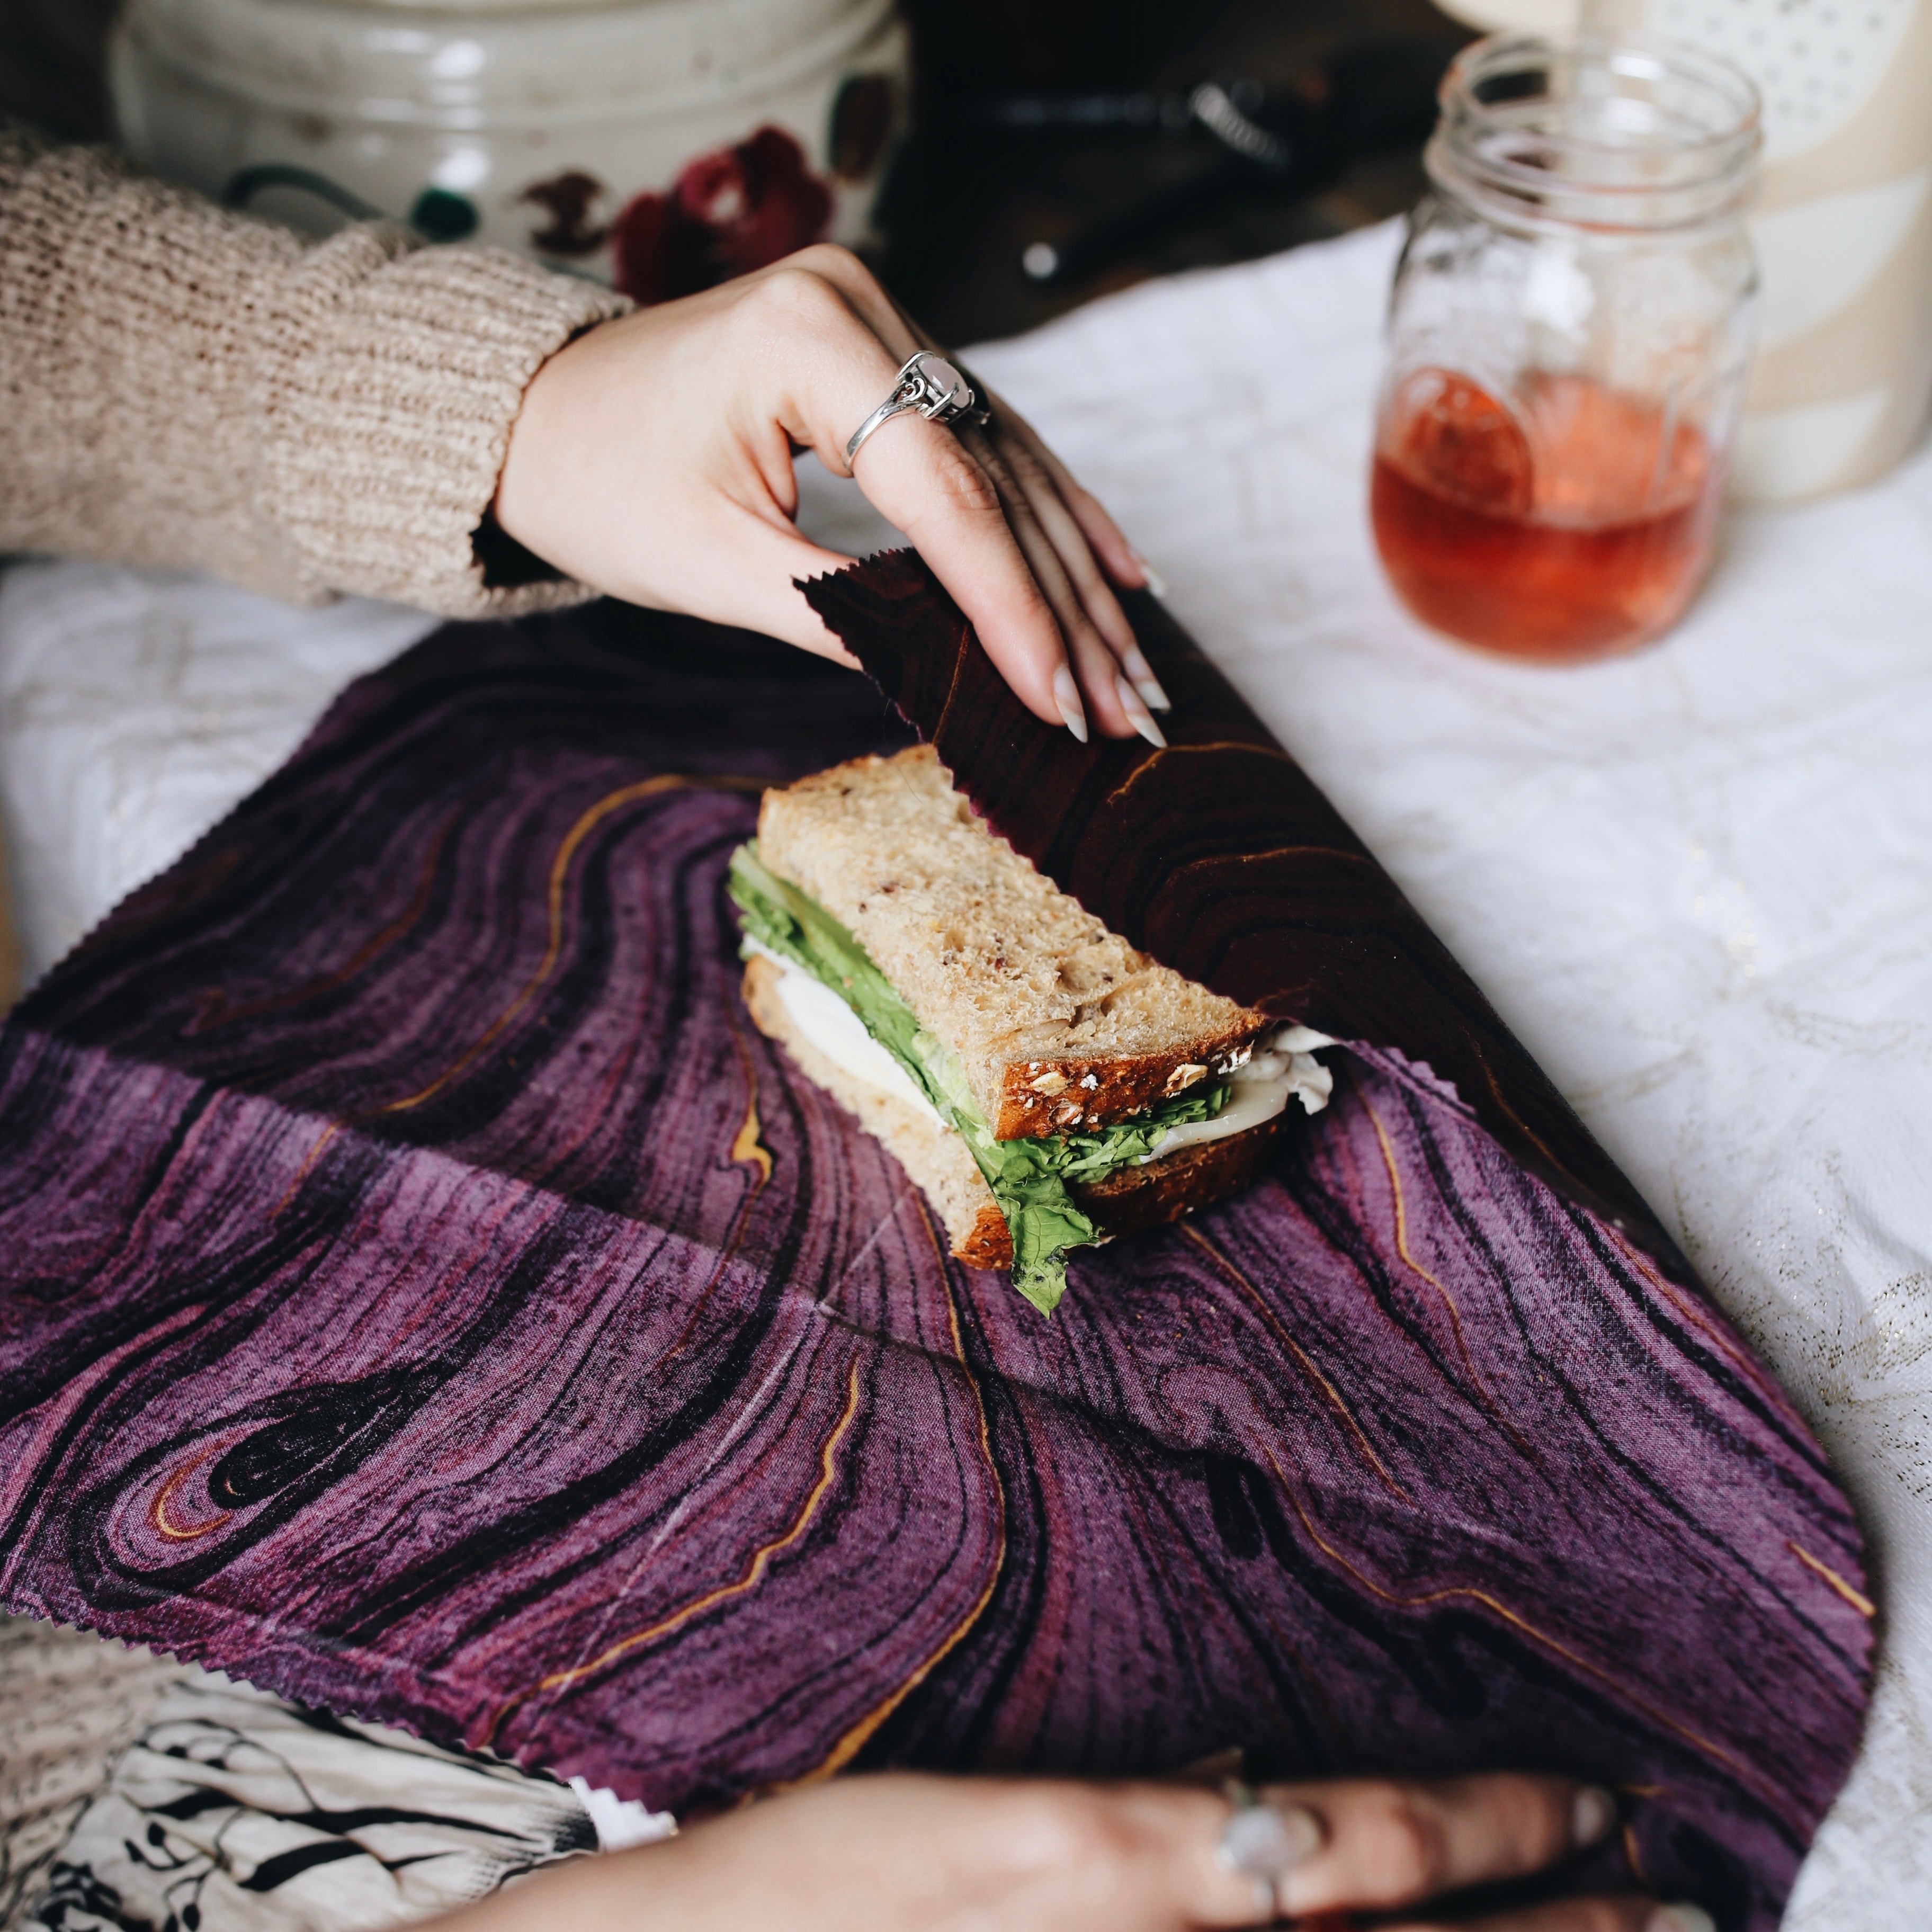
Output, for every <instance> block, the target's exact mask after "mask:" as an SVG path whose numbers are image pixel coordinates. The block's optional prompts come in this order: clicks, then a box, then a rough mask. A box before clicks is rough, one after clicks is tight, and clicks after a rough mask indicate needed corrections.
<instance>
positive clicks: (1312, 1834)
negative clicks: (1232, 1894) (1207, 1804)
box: [1220, 1778, 1324, 1921]
mask: <svg viewBox="0 0 1932 1932" xmlns="http://www.w3.org/2000/svg"><path fill="white" fill-rule="evenodd" d="M1221 1793H1222V1796H1223V1797H1225V1798H1226V1799H1227V1801H1228V1822H1227V1823H1226V1824H1225V1825H1223V1826H1222V1828H1221V1844H1220V1860H1221V1862H1222V1864H1223V1865H1224V1866H1226V1867H1227V1869H1228V1870H1230V1871H1237V1872H1242V1873H1246V1874H1247V1876H1250V1878H1252V1879H1253V1880H1254V1882H1255V1904H1256V1909H1257V1910H1258V1911H1261V1912H1265V1913H1266V1914H1267V1915H1268V1919H1269V1921H1274V1920H1275V1919H1277V1918H1282V1917H1283V1916H1284V1915H1286V1910H1287V1907H1286V1905H1285V1904H1284V1903H1283V1900H1282V1895H1281V1882H1282V1880H1283V1879H1284V1878H1286V1876H1288V1874H1289V1873H1290V1872H1291V1871H1292V1870H1294V1869H1295V1867H1296V1866H1297V1865H1298V1864H1301V1861H1303V1859H1304V1858H1307V1857H1308V1856H1309V1855H1310V1854H1311V1853H1313V1852H1317V1851H1319V1850H1320V1849H1321V1848H1322V1839H1323V1836H1324V1834H1323V1832H1322V1821H1321V1820H1320V1819H1319V1818H1318V1817H1316V1815H1315V1814H1314V1813H1313V1811H1310V1810H1309V1809H1308V1808H1307V1806H1306V1805H1277V1804H1273V1803H1271V1802H1269V1801H1268V1799H1265V1798H1264V1797H1263V1796H1262V1794H1261V1793H1259V1792H1258V1791H1257V1790H1255V1788H1254V1787H1253V1786H1252V1785H1249V1784H1243V1783H1242V1782H1241V1780H1240V1779H1239V1778H1229V1779H1228V1780H1227V1781H1226V1783H1225V1784H1223V1786H1222V1787H1221Z"/></svg>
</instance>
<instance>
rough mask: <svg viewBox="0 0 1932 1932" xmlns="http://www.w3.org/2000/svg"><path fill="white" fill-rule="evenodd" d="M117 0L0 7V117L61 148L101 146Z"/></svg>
mask: <svg viewBox="0 0 1932 1932" xmlns="http://www.w3.org/2000/svg"><path fill="white" fill-rule="evenodd" d="M120 10H121V0H0V114H5V115H10V116H12V117H13V118H15V119H17V120H21V121H31V123H32V124H34V126H35V127H39V128H40V129H42V130H43V131H45V132H46V133H49V134H52V135H55V136H58V137H59V138H60V139H63V140H68V141H104V140H106V139H108V138H109V136H110V133H111V132H112V123H111V117H110V115H109V113H108V108H107V82H106V80H105V79H104V69H105V67H106V49H107V29H108V28H109V27H110V26H111V25H112V24H113V19H114V17H115V14H116V13H118V12H119V11H120Z"/></svg>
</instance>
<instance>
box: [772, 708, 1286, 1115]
mask: <svg viewBox="0 0 1932 1932" xmlns="http://www.w3.org/2000/svg"><path fill="white" fill-rule="evenodd" d="M758 850H759V853H760V857H761V858H762V859H763V862H764V863H765V864H766V865H768V866H769V868H771V869H772V871H773V872H775V873H776V874H778V877H781V878H782V879H784V880H788V881H789V882H790V883H791V884H793V885H795V886H797V887H798V888H799V890H801V891H802V892H806V893H808V894H809V895H811V897H812V898H814V899H816V900H817V902H818V903H819V904H820V905H821V906H823V907H824V908H825V910H826V911H827V912H829V913H830V914H831V915H832V917H833V918H835V919H837V920H838V921H839V922H840V923H841V924H842V925H843V926H845V927H846V928H847V929H848V930H849V931H850V932H851V933H852V935H853V937H854V938H856V940H857V941H859V944H860V945H861V946H862V947H864V948H865V951H866V953H868V955H869V956H871V959H872V960H873V962H874V963H875V964H876V965H877V967H878V968H879V970H880V971H881V972H882V973H883V974H885V976H886V978H887V979H889V980H890V981H891V982H892V985H893V986H894V988H895V989H896V990H897V991H898V994H899V995H900V996H901V998H903V999H904V1001H905V1002H906V1004H907V1005H908V1006H909V1007H911V1008H912V1010H913V1013H915V1014H916V1015H917V1016H918V1019H919V1024H920V1025H922V1026H923V1027H924V1028H926V1029H927V1031H929V1032H931V1033H934V1034H938V1036H939V1037H940V1038H941V1039H942V1040H945V1041H946V1042H947V1044H948V1045H949V1046H951V1047H952V1048H953V1051H954V1052H956V1053H957V1054H958V1055H959V1058H960V1060H961V1061H962V1064H964V1066H965V1070H966V1076H967V1079H968V1082H969V1084H970V1085H971V1088H972V1090H973V1094H974V1099H975V1100H977V1102H978V1103H979V1105H980V1109H981V1110H982V1111H983V1113H984V1115H985V1116H986V1119H987V1120H988V1121H990V1122H992V1124H993V1131H994V1133H995V1134H996V1135H997V1136H998V1137H999V1138H1000V1139H1003V1140H1012V1139H1020V1138H1022V1137H1032V1136H1046V1135H1049V1134H1055V1133H1064V1132H1066V1131H1067V1130H1069V1129H1070V1128H1074V1127H1090V1128H1091V1127H1105V1126H1107V1125H1109V1124H1112V1123H1113V1122H1115V1121H1121V1120H1124V1119H1127V1118H1130V1116H1131V1115H1133V1114H1135V1113H1136V1112H1138V1111H1139V1110H1140V1109H1142V1108H1144V1107H1146V1106H1150V1105H1151V1104H1152V1103H1154V1102H1156V1101H1157V1100H1162V1099H1164V1098H1166V1097H1171V1096H1172V1095H1173V1094H1178V1093H1181V1092H1184V1091H1186V1090H1187V1088H1188V1087H1190V1086H1191V1085H1193V1084H1194V1083H1195V1082H1197V1081H1199V1080H1202V1079H1206V1078H1208V1076H1209V1075H1210V1074H1211V1073H1214V1072H1220V1071H1222V1070H1225V1069H1226V1067H1228V1065H1229V1064H1230V1062H1231V1061H1232V1059H1234V1058H1235V1057H1236V1056H1237V1055H1239V1053H1240V1052H1241V1049H1243V1048H1244V1047H1245V1046H1247V1044H1248V1043H1250V1042H1251V1041H1252V1040H1253V1039H1254V1037H1255V1036H1256V1034H1259V1032H1261V1031H1262V1029H1263V1028H1265V1027H1267V1026H1268V1025H1271V1022H1270V1021H1269V1020H1268V1019H1267V1018H1266V1016H1264V1015H1262V1014H1260V1013H1255V1012H1253V1011H1251V1010H1249V1009H1248V1008H1247V1007H1241V1006H1238V1005H1237V1004H1235V1002H1234V1001H1232V1000H1228V999H1224V998H1222V997H1221V996H1220V995H1218V994H1216V993H1211V992H1208V989H1206V988H1205V986H1198V985H1196V983H1195V982H1194V981H1193V980H1189V979H1187V978H1184V977H1183V976H1182V975H1181V974H1178V973H1176V972H1175V971H1172V969H1171V968H1168V967H1166V966H1163V965H1159V964H1157V962H1155V961H1154V960H1152V959H1149V958H1148V956H1147V955H1146V954H1145V953H1139V952H1137V951H1136V950H1135V949H1134V948H1133V947H1131V946H1130V945H1129V944H1127V941H1125V940H1124V939H1122V938H1120V937H1119V936H1118V935H1116V934H1115V933H1112V932H1109V931H1108V929H1107V928H1106V926H1103V924H1102V923H1101V922H1100V920H1099V919H1096V918H1095V917H1094V916H1093V914H1092V913H1090V912H1088V910H1086V909H1085V907H1083V906H1082V905H1081V904H1079V901H1077V900H1076V899H1073V898H1070V896H1069V895H1067V893H1065V892H1062V891H1061V890H1060V889H1059V888H1058V886H1055V884H1054V883H1053V882H1052V880H1050V879H1048V878H1046V877H1043V876H1042V875H1041V874H1040V872H1038V871H1036V870H1035V869H1034V866H1033V865H1032V863H1031V861H1030V860H1028V859H1025V858H1022V856H1020V855H1019V853H1016V851H1015V850H1013V847H1011V846H1010V845H1009V844H1007V842H1006V841H1005V840H1004V839H1003V838H998V837H996V836H995V835H994V834H993V833H992V832H990V831H989V829H987V827H986V823H985V822H984V821H983V820H982V819H980V817H978V816H977V814H975V813H974V811H973V808H972V807H971V805H968V803H967V802H966V800H965V799H964V798H962V796H960V795H959V793H957V792H956V791H955V790H953V785H952V782H951V781H950V778H948V777H947V773H946V770H945V768H944V766H942V765H941V763H940V762H939V760H938V757H937V755H936V754H935V753H934V752H933V751H932V748H930V747H929V746H928V745H915V746H914V747H913V748H911V749H910V750H909V751H901V752H900V753H899V754H898V755H897V756H896V757H890V758H877V757H869V758H857V759H854V760H852V761H851V762H850V763H847V764H843V765H838V766H834V767H833V768H832V769H831V770H829V771H826V772H816V773H814V775H812V776H811V777H810V778H802V779H801V780H799V782H798V783H797V784H794V785H792V786H790V787H788V788H787V789H786V790H783V791H769V792H767V793H766V794H765V798H764V802H763V805H762V807H761V808H760V811H759V814H758Z"/></svg>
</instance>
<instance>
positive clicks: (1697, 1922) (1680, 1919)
mask: <svg viewBox="0 0 1932 1932" xmlns="http://www.w3.org/2000/svg"><path fill="white" fill-rule="evenodd" d="M1643 1932H1718V1921H1716V1920H1715V1918H1712V1916H1711V1915H1710V1914H1709V1912H1706V1910H1705V1909H1704V1908H1703V1906H1701V1905H1691V1904H1688V1903H1687V1904H1678V1905H1660V1906H1658V1908H1657V1909H1656V1910H1655V1912H1652V1914H1651V1915H1650V1923H1649V1924H1648V1925H1646V1927H1644V1928H1643Z"/></svg>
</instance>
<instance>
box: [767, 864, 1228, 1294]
mask: <svg viewBox="0 0 1932 1932" xmlns="http://www.w3.org/2000/svg"><path fill="white" fill-rule="evenodd" d="M729 886H730V894H731V897H732V899H733V901H734V902H735V903H736V906H737V907H738V910H739V915H740V917H741V919H742V923H743V926H744V929H745V932H746V933H747V935H749V936H750V937H751V938H754V939H755V940H757V942H758V943H759V944H760V945H761V946H763V947H767V948H769V950H771V951H772V952H773V953H777V954H778V956H779V957H780V958H781V959H789V960H790V961H791V962H793V964H794V965H799V966H802V968H804V969H805V971H807V972H808V973H810V974H811V975H812V976H813V977H814V978H816V979H817V980H820V981H822V982H823V983H824V984H825V985H826V986H829V987H830V988H831V989H832V991H833V992H835V993H836V994H838V995H839V996H840V998H842V999H843V1000H844V1001H845V1003H846V1004H847V1006H849V1007H850V1008H851V1009H852V1010H853V1013H856V1015H857V1016H858V1017H859V1020H860V1022H861V1023H862V1025H864V1027H865V1031H867V1032H868V1033H869V1034H871V1036H872V1037H873V1038H874V1040H877V1042H878V1043H879V1044H880V1046H883V1048H884V1049H886V1052H888V1053H889V1054H890V1055H892V1058H894V1059H895V1060H896V1061H898V1063H899V1064H900V1065H901V1067H904V1069H905V1070H906V1072H907V1074H909V1075H910V1076H911V1079H912V1081H913V1085H915V1086H916V1087H917V1088H919V1091H920V1092H922V1094H925V1096H926V1098H927V1099H928V1100H930V1101H931V1102H932V1105H933V1107H934V1109H935V1111H936V1112H938V1115H939V1117H940V1118H941V1120H943V1121H945V1122H946V1123H947V1124H948V1125H949V1126H950V1127H953V1129H955V1130H956V1131H957V1132H958V1133H959V1135H960V1136H961V1138H962V1139H964V1140H965V1143H966V1145H967V1147H968V1150H969V1151H971V1154H972V1156H973V1158H974V1161H975V1162H977V1163H978V1166H979V1169H980V1172H981V1173H982V1174H983V1175H985V1176H986V1185H987V1186H988V1187H989V1188H991V1189H992V1193H993V1199H995V1201H996V1202H998V1203H999V1207H1000V1212H1001V1214H1004V1216H1005V1217H1006V1221H1007V1229H1008V1231H1009V1232H1010V1234H1011V1235H1012V1236H1013V1286H1015V1287H1016V1288H1017V1289H1019V1292H1021V1293H1022V1295H1025V1297H1026V1298H1027V1299H1028V1301H1031V1303H1032V1304H1033V1305H1034V1307H1036V1308H1037V1309H1038V1310H1040V1313H1042V1314H1043V1315H1051V1314H1052V1313H1053V1311H1054V1310H1055V1307H1057V1306H1058V1304H1059V1301H1060V1298H1061V1295H1063V1294H1064V1293H1065V1292H1066V1289H1067V1253H1068V1250H1070V1249H1073V1248H1078V1247H1087V1246H1089V1245H1090V1244H1092V1243H1094V1242H1095V1241H1098V1240H1099V1239H1100V1231H1099V1229H1097V1228H1096V1227H1095V1226H1094V1223H1093V1222H1092V1220H1091V1219H1090V1218H1089V1217H1088V1215H1087V1214H1085V1213H1084V1212H1083V1211H1082V1209H1081V1208H1080V1206H1079V1203H1078V1202H1076V1201H1075V1200H1074V1199H1073V1196H1072V1194H1071V1193H1069V1192H1068V1190H1067V1183H1068V1182H1069V1181H1098V1180H1100V1178H1102V1177H1103V1175H1107V1174H1109V1173H1111V1172H1113V1170H1114V1169H1116V1168H1120V1167H1124V1166H1127V1164H1128V1163H1130V1162H1131V1161H1136V1160H1140V1159H1141V1158H1142V1157H1143V1156H1144V1155H1146V1154H1151V1152H1152V1151H1154V1143H1155V1142H1157V1140H1158V1139H1160V1136H1161V1135H1162V1134H1163V1133H1164V1132H1165V1131H1166V1130H1167V1129H1168V1128H1169V1127H1178V1126H1180V1125H1181V1124H1182V1123H1183V1122H1184V1121H1208V1120H1212V1119H1213V1118H1214V1116H1215V1115H1217V1114H1218V1113H1219V1112H1220V1111H1221V1109H1223V1107H1224V1106H1226V1105H1227V1102H1228V1095H1229V1091H1230V1090H1229V1085H1228V1083H1226V1082H1219V1083H1217V1084H1216V1085H1211V1086H1202V1087H1196V1088H1193V1089H1192V1090H1191V1091H1189V1092H1188V1093H1187V1094H1183V1095H1181V1097H1179V1098H1178V1099H1177V1100H1169V1101H1164V1102H1163V1103H1161V1104H1160V1106H1157V1107H1155V1108H1153V1109H1150V1111H1149V1112H1148V1113H1147V1114H1146V1115H1145V1116H1143V1117H1142V1118H1141V1119H1139V1120H1136V1121H1124V1122H1123V1123H1121V1124H1120V1125H1118V1126H1117V1127H1103V1128H1101V1129H1100V1130H1098V1131H1097V1132H1096V1133H1088V1134H1082V1133H1071V1134H1056V1135H1054V1136H1051V1137H1050V1138H1048V1139H1043V1140H1013V1141H1001V1140H995V1139H994V1138H993V1130H992V1127H990V1126H989V1124H988V1123H987V1121H986V1118H985V1116H984V1115H983V1114H982V1113H981V1112H980V1108H979V1105H978V1103H977V1101H975V1100H974V1097H973V1095H972V1092H971V1089H970V1088H968V1085H967V1083H966V1074H965V1069H964V1068H963V1067H962V1066H961V1065H960V1064H959V1058H958V1056H957V1055H955V1054H954V1053H953V1050H952V1049H950V1047H949V1046H947V1044H946V1043H945V1042H944V1040H941V1039H939V1038H938V1037H937V1036H936V1035H935V1034H929V1033H928V1032H926V1031H925V1029H924V1028H922V1027H921V1026H920V1025H919V1021H918V1019H917V1017H916V1016H915V1015H914V1013H913V1010H912V1009H911V1008H910V1007H908V1006H907V1004H906V1003H905V1002H904V1001H903V1000H902V999H901V998H900V997H899V996H898V994H897V993H896V992H895V991H894V990H893V989H892V983H891V982H890V981H889V980H887V979H886V976H885V975H884V974H883V973H881V972H880V971H879V969H878V968H877V966H875V965H874V964H873V963H872V961H871V956H869V955H868V953H866V951H865V948H864V947H862V946H861V945H860V944H859V942H858V941H857V940H856V939H855V938H853V936H852V935H851V934H850V932H847V930H846V929H845V928H844V926H841V925H840V924H839V922H838V920H836V919H834V918H833V917H832V915H831V914H830V913H828V912H827V911H826V910H825V909H824V907H822V906H821V905H820V904H818V903H817V901H816V900H815V899H813V898H810V897H809V896H808V895H806V894H805V893H804V892H800V891H799V889H798V888H797V887H796V886H793V885H792V884H790V883H789V882H788V881H787V880H784V879H781V878H779V877H778V876H777V875H776V874H775V873H773V872H771V871H768V870H767V869H766V867H765V866H764V865H763V864H762V863H761V862H760V860H759V858H758V854H757V841H755V840H754V841H753V842H752V843H751V844H748V845H742V846H740V847H739V848H738V850H736V852H735V853H733V854H732V857H731V868H730V880H729Z"/></svg>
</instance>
